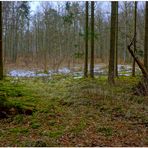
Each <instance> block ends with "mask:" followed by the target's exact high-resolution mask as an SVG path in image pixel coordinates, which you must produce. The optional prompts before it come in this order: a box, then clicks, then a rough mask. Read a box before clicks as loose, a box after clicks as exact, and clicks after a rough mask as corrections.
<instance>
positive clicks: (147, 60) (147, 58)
mask: <svg viewBox="0 0 148 148" xmlns="http://www.w3.org/2000/svg"><path fill="white" fill-rule="evenodd" d="M144 66H145V68H146V70H147V71H148V2H146V6H145V40H144Z"/></svg>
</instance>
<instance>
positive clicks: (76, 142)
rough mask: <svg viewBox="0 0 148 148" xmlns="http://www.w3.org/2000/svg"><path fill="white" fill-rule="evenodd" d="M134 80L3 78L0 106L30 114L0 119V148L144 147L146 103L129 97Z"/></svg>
mask: <svg viewBox="0 0 148 148" xmlns="http://www.w3.org/2000/svg"><path fill="white" fill-rule="evenodd" d="M139 80H140V77H135V78H134V77H120V78H118V79H116V80H115V81H116V85H115V86H113V87H110V86H109V85H108V84H107V77H106V76H101V77H98V78H95V79H94V80H92V79H90V78H87V79H84V78H80V79H74V78H73V77H72V76H67V77H66V76H63V75H56V76H53V77H52V79H49V78H48V77H46V78H45V77H44V78H29V79H28V78H27V79H25V78H20V79H16V78H6V79H5V80H3V81H1V82H0V83H1V84H0V85H1V87H0V96H1V97H0V98H1V99H0V101H1V102H4V103H6V102H7V103H8V102H9V103H8V104H10V105H11V106H15V107H17V108H27V109H30V110H33V114H32V115H25V114H17V115H13V116H10V117H9V118H7V119H1V120H0V146H36V145H46V146H147V144H148V142H147V134H146V132H147V123H148V116H147V112H148V108H147V105H148V98H147V97H141V96H134V95H133V94H132V88H133V86H134V85H135V84H137V83H138V81H139ZM3 100H7V101H3Z"/></svg>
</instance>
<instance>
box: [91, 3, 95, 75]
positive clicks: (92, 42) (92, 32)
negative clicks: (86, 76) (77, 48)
mask: <svg viewBox="0 0 148 148" xmlns="http://www.w3.org/2000/svg"><path fill="white" fill-rule="evenodd" d="M90 58H91V59H90V77H91V78H94V1H91V57H90Z"/></svg>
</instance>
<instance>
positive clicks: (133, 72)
mask: <svg viewBox="0 0 148 148" xmlns="http://www.w3.org/2000/svg"><path fill="white" fill-rule="evenodd" d="M134 17H135V18H134V36H135V40H134V53H135V52H136V40H137V39H136V36H137V35H136V34H137V31H136V29H137V27H136V25H137V2H136V1H135V12H134ZM132 76H133V77H134V76H135V60H134V59H133V68H132Z"/></svg>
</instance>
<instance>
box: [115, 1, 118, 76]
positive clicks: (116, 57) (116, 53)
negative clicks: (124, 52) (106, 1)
mask: <svg viewBox="0 0 148 148" xmlns="http://www.w3.org/2000/svg"><path fill="white" fill-rule="evenodd" d="M115 42H116V44H115V46H116V48H115V76H116V77H118V2H117V5H116V41H115Z"/></svg>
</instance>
